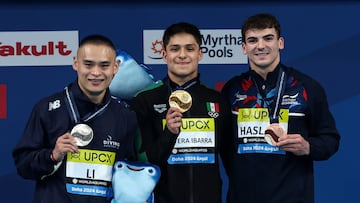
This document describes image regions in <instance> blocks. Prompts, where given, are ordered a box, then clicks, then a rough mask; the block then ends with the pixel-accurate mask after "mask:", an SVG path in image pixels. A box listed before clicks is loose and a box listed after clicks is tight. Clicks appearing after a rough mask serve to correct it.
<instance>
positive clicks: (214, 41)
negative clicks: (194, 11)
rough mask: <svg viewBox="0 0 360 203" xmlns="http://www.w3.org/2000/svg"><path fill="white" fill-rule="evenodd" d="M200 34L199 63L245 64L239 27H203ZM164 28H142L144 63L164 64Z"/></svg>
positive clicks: (245, 59) (245, 58)
mask: <svg viewBox="0 0 360 203" xmlns="http://www.w3.org/2000/svg"><path fill="white" fill-rule="evenodd" d="M200 31H201V34H202V46H201V49H202V52H203V53H204V56H203V59H202V60H201V61H200V64H247V57H246V55H244V54H243V53H242V49H241V30H240V29H205V30H200ZM163 32H164V30H144V31H143V43H144V44H143V47H144V63H145V64H165V62H164V61H163V60H162V55H161V51H162V50H163V43H162V35H163Z"/></svg>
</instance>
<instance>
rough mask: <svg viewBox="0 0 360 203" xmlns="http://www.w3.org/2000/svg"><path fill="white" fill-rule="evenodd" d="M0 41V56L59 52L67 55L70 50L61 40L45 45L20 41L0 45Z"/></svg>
mask: <svg viewBox="0 0 360 203" xmlns="http://www.w3.org/2000/svg"><path fill="white" fill-rule="evenodd" d="M2 44H3V43H2V42H0V56H15V55H17V56H21V55H23V56H31V55H33V56H42V55H43V56H46V55H49V56H51V55H55V54H56V53H57V54H60V55H63V56H68V55H69V54H71V52H72V51H71V50H67V45H66V44H65V43H64V42H63V41H60V42H57V43H56V42H48V43H47V44H45V45H25V44H23V43H22V42H16V43H15V46H11V45H2Z"/></svg>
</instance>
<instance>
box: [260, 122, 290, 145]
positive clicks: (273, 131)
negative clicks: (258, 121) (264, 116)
mask: <svg viewBox="0 0 360 203" xmlns="http://www.w3.org/2000/svg"><path fill="white" fill-rule="evenodd" d="M285 134H286V130H285V128H284V127H283V126H281V125H280V124H278V123H272V124H270V125H269V126H268V127H267V128H266V130H265V135H264V137H265V141H266V142H267V143H268V144H269V145H273V146H276V143H277V142H278V141H279V137H280V136H282V135H285Z"/></svg>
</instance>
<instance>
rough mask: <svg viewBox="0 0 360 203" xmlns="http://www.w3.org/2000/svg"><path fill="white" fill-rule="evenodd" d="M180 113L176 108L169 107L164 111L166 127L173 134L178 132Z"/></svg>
mask: <svg viewBox="0 0 360 203" xmlns="http://www.w3.org/2000/svg"><path fill="white" fill-rule="evenodd" d="M181 119H182V113H181V112H180V110H179V109H178V108H175V107H170V108H169V110H168V112H167V113H166V127H167V128H168V129H169V131H170V132H171V133H173V134H179V133H180V126H181Z"/></svg>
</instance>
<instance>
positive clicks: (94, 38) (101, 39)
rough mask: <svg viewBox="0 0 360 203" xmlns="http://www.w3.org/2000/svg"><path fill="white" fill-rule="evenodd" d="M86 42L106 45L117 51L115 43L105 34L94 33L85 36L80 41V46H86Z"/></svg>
mask: <svg viewBox="0 0 360 203" xmlns="http://www.w3.org/2000/svg"><path fill="white" fill-rule="evenodd" d="M85 44H95V45H106V46H108V47H110V48H111V49H113V50H114V51H115V52H116V48H115V45H114V43H113V42H112V41H111V39H110V38H108V37H106V36H104V35H99V34H92V35H88V36H86V37H84V38H83V39H82V40H81V41H80V44H79V48H80V47H82V46H84V45H85Z"/></svg>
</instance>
